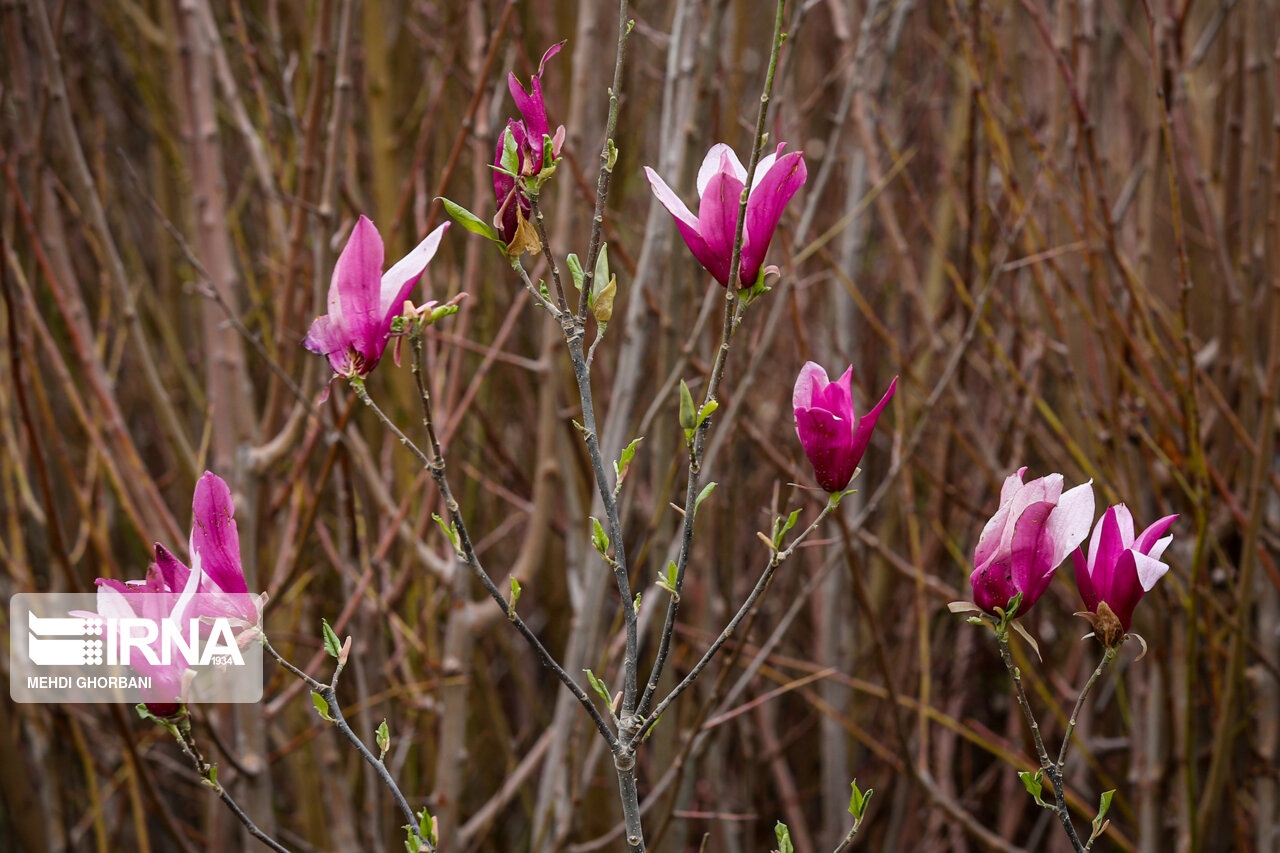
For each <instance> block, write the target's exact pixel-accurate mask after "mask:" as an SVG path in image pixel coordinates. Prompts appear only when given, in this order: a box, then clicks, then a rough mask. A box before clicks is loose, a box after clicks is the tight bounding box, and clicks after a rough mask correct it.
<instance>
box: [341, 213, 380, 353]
mask: <svg viewBox="0 0 1280 853" xmlns="http://www.w3.org/2000/svg"><path fill="white" fill-rule="evenodd" d="M382 256H383V248H382V236H381V235H379V234H378V229H377V228H374V227H373V223H372V222H370V221H369V219H368V217H365V216H361V217H360V219H359V220H358V221H357V222H356V226H355V228H354V229H352V231H351V237H350V238H349V239H348V240H347V245H346V246H344V247H343V249H342V253H341V254H340V255H338V262H337V263H336V264H335V265H334V267H333V278H332V279H331V280H330V283H329V316H330V317H331V318H333V319H335V321H336V322H337V323H338V324H339V325H340V326H341V328H342V330H343V332H344V333H345V334H346V336H347V340H348V341H349V342H350V343H351V345H352V346H353V347H354V348H355V350H356V352H358V353H360V354H361V355H362V356H364V358H365V359H372V360H375V361H376V360H377V356H379V355H381V351H380V350H378V343H379V341H378V338H379V328H378V327H379V321H380V320H381V317H379V316H378V296H379V292H380V290H381V285H382ZM335 304H336V305H337V306H338V310H337V311H336V312H335V311H334V305H335ZM335 314H336V317H335Z"/></svg>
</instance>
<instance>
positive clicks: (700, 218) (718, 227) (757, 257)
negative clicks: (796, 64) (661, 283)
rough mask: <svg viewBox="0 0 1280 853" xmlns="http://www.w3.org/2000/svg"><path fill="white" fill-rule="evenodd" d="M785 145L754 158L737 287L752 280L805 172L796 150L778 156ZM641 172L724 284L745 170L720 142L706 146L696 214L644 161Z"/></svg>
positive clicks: (687, 240)
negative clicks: (753, 170)
mask: <svg viewBox="0 0 1280 853" xmlns="http://www.w3.org/2000/svg"><path fill="white" fill-rule="evenodd" d="M786 147H787V146H786V143H785V142H784V143H782V144H781V145H779V146H778V150H777V151H776V152H775V153H773V154H767V155H765V156H764V157H762V158H760V162H759V163H758V164H757V165H756V173H755V176H754V178H753V179H752V181H751V193H750V195H749V197H748V199H747V218H746V223H745V225H744V227H743V237H742V260H741V261H740V265H739V270H738V281H739V286H740V287H751V286H752V285H754V284H755V283H756V278H757V277H758V276H759V274H760V267H761V265H762V264H763V263H764V255H765V252H766V251H768V249H769V241H770V240H772V239H773V232H774V231H775V230H777V228H778V220H779V219H781V218H782V209H783V208H784V207H786V206H787V202H789V201H790V200H791V197H792V196H793V195H795V194H796V191H797V190H798V189H800V187H801V185H803V184H804V182H805V178H806V177H807V176H808V171H807V170H806V168H805V165H804V157H803V156H802V154H801V152H799V151H795V152H792V153H791V154H785V155H784V154H783V153H782V149H784V148H786ZM644 173H645V175H646V176H647V177H648V178H649V186H650V187H652V189H653V194H654V195H655V196H657V197H658V201H660V202H662V206H663V207H665V208H666V209H667V211H668V212H670V214H671V215H672V216H674V217H675V220H676V228H678V229H679V230H680V236H681V237H683V238H684V241H685V243H686V244H688V246H689V251H691V252H693V256H694V257H695V258H697V259H698V262H699V263H701V264H702V265H703V266H704V267H706V269H707V272H709V273H711V275H712V276H714V277H715V280H716V281H718V282H720V283H721V284H722V285H725V286H728V284H729V272H730V270H729V268H730V266H731V265H732V263H733V241H734V237H735V236H736V234H737V229H738V209H739V206H740V202H741V195H742V188H743V186H744V185H745V183H746V180H747V170H746V169H744V168H743V167H742V162H741V161H740V160H738V155H736V154H734V153H733V149H731V148H730V147H729V146H728V145H725V144H724V143H718V144H716V145H713V146H711V150H710V151H708V152H707V156H706V158H705V159H703V161H702V167H701V168H700V169H698V215H697V216H694V215H693V213H692V212H690V210H689V208H688V207H686V206H685V203H684V202H683V201H681V200H680V197H679V196H678V195H676V194H675V193H674V192H672V191H671V188H670V187H668V186H667V184H666V182H665V181H663V180H662V178H660V177H659V176H658V173H657V172H655V171H654V170H653V169H650V168H649V167H648V166H645V169H644Z"/></svg>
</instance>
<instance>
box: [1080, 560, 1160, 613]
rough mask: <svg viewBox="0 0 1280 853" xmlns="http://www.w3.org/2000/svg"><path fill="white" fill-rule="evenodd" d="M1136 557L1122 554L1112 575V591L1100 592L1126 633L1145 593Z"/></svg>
mask: <svg viewBox="0 0 1280 853" xmlns="http://www.w3.org/2000/svg"><path fill="white" fill-rule="evenodd" d="M1135 556H1136V555H1135V554H1134V552H1133V551H1124V552H1122V553H1121V554H1120V556H1119V558H1118V559H1117V560H1116V563H1115V568H1114V570H1113V571H1112V573H1111V588H1110V590H1109V591H1107V592H1105V593H1101V591H1100V593H1101V597H1102V600H1103V601H1105V602H1106V603H1107V605H1108V606H1109V607H1110V608H1111V609H1112V610H1114V611H1115V614H1116V616H1118V617H1119V618H1120V624H1121V626H1123V627H1124V629H1125V631H1128V630H1129V626H1130V625H1132V624H1133V609H1134V608H1135V607H1137V606H1138V602H1139V601H1141V600H1142V596H1143V593H1144V592H1145V590H1143V588H1142V583H1141V581H1139V580H1138V569H1137V563H1136V561H1135V560H1134V557H1135ZM1095 571H1096V570H1095ZM1095 580H1096V578H1095ZM1153 583H1154V581H1153Z"/></svg>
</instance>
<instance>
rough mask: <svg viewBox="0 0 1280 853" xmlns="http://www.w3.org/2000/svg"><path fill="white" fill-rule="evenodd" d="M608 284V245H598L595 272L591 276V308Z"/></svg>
mask: <svg viewBox="0 0 1280 853" xmlns="http://www.w3.org/2000/svg"><path fill="white" fill-rule="evenodd" d="M608 284H609V244H608V243H601V244H600V253H599V254H598V255H596V267H595V271H594V272H593V273H592V274H591V306H592V307H595V304H596V300H597V299H598V298H599V297H600V294H601V293H603V292H604V290H605V287H607V286H608Z"/></svg>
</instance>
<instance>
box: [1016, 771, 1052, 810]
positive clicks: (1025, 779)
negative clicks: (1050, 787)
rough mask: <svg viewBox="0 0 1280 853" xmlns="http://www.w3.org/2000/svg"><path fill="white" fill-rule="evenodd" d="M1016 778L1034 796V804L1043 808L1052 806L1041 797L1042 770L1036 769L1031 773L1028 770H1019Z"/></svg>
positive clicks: (1042, 787)
mask: <svg viewBox="0 0 1280 853" xmlns="http://www.w3.org/2000/svg"><path fill="white" fill-rule="evenodd" d="M1018 778H1019V779H1021V780H1022V786H1023V787H1024V788H1026V789H1027V793H1028V794H1030V795H1031V796H1032V797H1034V798H1035V801H1036V805H1038V806H1042V807H1044V808H1046V809H1047V808H1052V806H1050V805H1049V804H1048V803H1046V802H1045V801H1044V800H1043V799H1041V794H1042V793H1044V781H1043V780H1044V771H1043V770H1037V771H1036V772H1035V773H1032V772H1031V771H1029V770H1019V771H1018Z"/></svg>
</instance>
